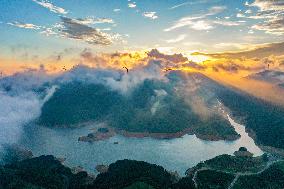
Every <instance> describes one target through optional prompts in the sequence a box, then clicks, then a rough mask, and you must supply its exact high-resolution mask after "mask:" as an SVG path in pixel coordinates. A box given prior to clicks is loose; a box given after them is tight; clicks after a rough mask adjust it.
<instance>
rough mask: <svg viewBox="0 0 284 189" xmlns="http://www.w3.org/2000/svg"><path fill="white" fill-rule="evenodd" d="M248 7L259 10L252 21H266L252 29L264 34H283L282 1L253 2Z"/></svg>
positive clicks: (283, 4) (283, 7) (263, 0)
mask: <svg viewBox="0 0 284 189" xmlns="http://www.w3.org/2000/svg"><path fill="white" fill-rule="evenodd" d="M250 6H255V7H258V8H259V11H258V13H257V15H256V16H253V17H252V18H254V19H266V20H265V21H264V22H260V23H258V24H256V25H254V26H252V28H253V29H256V30H262V31H265V32H266V33H270V34H275V35H283V34H284V17H283V14H284V1H283V0H255V1H254V2H253V3H252V4H251V5H250Z"/></svg>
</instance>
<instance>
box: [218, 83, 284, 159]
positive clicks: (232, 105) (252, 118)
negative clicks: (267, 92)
mask: <svg viewBox="0 0 284 189" xmlns="http://www.w3.org/2000/svg"><path fill="white" fill-rule="evenodd" d="M215 93H216V95H217V96H218V99H220V101H221V102H222V103H223V104H224V105H225V106H226V107H228V108H229V109H230V111H231V113H232V116H233V117H235V118H238V119H239V120H242V122H243V124H244V125H245V126H246V130H247V132H249V134H250V135H251V136H252V137H253V138H254V139H255V141H256V142H257V144H259V145H261V146H262V147H264V146H270V147H274V148H279V149H282V150H283V149H284V138H283V136H284V125H283V123H284V116H283V115H284V108H283V107H282V106H279V105H276V104H272V103H270V102H265V101H263V100H261V99H258V98H256V97H253V96H251V95H249V94H246V93H245V92H242V91H239V90H237V89H230V88H228V87H219V88H218V90H215ZM266 150H268V148H266ZM282 150H281V153H282V154H283V152H282ZM273 151H274V150H273Z"/></svg>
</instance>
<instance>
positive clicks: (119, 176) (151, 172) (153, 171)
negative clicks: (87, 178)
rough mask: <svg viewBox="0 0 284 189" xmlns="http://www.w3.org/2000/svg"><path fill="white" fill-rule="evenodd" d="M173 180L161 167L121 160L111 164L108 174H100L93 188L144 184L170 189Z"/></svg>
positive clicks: (100, 188) (107, 188)
mask: <svg viewBox="0 0 284 189" xmlns="http://www.w3.org/2000/svg"><path fill="white" fill-rule="evenodd" d="M173 180H174V178H173V176H172V175H171V174H170V173H168V172H167V171H166V170H165V169H164V168H163V167H161V166H157V165H154V164H149V163H146V162H143V161H133V160H120V161H117V162H116V163H113V164H110V166H109V169H108V172H106V173H101V174H99V175H98V176H97V178H96V180H95V181H94V183H93V187H94V188H96V189H109V188H113V189H115V188H117V189H119V188H124V187H127V186H131V185H133V184H134V183H137V182H143V183H145V184H147V185H150V186H153V187H154V188H169V187H170V186H171V185H172V181H173Z"/></svg>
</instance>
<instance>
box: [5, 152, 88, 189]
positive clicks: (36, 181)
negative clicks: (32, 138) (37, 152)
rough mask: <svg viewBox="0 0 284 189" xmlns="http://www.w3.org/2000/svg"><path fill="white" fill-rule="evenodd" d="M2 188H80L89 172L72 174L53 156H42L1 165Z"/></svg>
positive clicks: (84, 183)
mask: <svg viewBox="0 0 284 189" xmlns="http://www.w3.org/2000/svg"><path fill="white" fill-rule="evenodd" d="M0 178H1V179H0V188H3V189H6V188H9V189H10V188H15V189H17V188H26V189H40V188H41V189H43V188H46V189H61V188H68V189H80V188H84V187H83V186H85V185H86V181H87V178H88V177H87V173H86V172H80V173H78V174H72V172H71V170H70V169H69V168H67V167H64V166H63V165H62V164H61V163H60V162H59V161H58V160H56V159H55V158H54V157H53V156H40V157H37V158H32V159H27V160H23V161H20V162H17V163H13V164H7V165H5V166H4V167H0Z"/></svg>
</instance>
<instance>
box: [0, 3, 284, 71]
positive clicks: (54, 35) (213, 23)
mask: <svg viewBox="0 0 284 189" xmlns="http://www.w3.org/2000/svg"><path fill="white" fill-rule="evenodd" d="M283 15H284V1H283V0H274V1H271V0H136V1H133V0H0V61H1V62H2V65H5V66H6V67H5V68H3V69H10V71H11V70H13V68H14V67H15V65H17V64H21V66H23V65H22V64H35V62H36V63H37V64H44V63H45V62H51V61H52V60H53V59H60V60H61V58H62V57H63V55H64V58H65V59H64V61H65V62H64V63H62V65H63V64H66V62H68V61H70V60H71V59H72V61H79V62H80V61H81V59H80V60H79V59H76V56H77V55H78V54H80V52H82V51H84V50H86V49H88V51H92V52H93V53H114V52H135V51H136V52H137V51H145V50H151V49H158V50H159V51H160V52H163V53H166V54H173V53H182V54H183V55H185V56H188V57H191V58H192V56H191V53H193V52H202V53H207V54H212V53H217V52H219V53H223V52H228V51H230V52H235V51H245V50H251V49H254V48H258V47H262V46H263V45H269V44H272V43H277V42H282V41H283V35H284V16H283ZM74 59H75V60H74ZM205 59H206V58H205ZM192 60H194V61H197V62H200V61H202V60H203V59H202V58H200V57H199V58H197V59H194V58H192ZM60 66H61V65H60ZM0 67H1V66H0ZM2 67H3V66H2ZM4 71H5V70H4Z"/></svg>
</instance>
